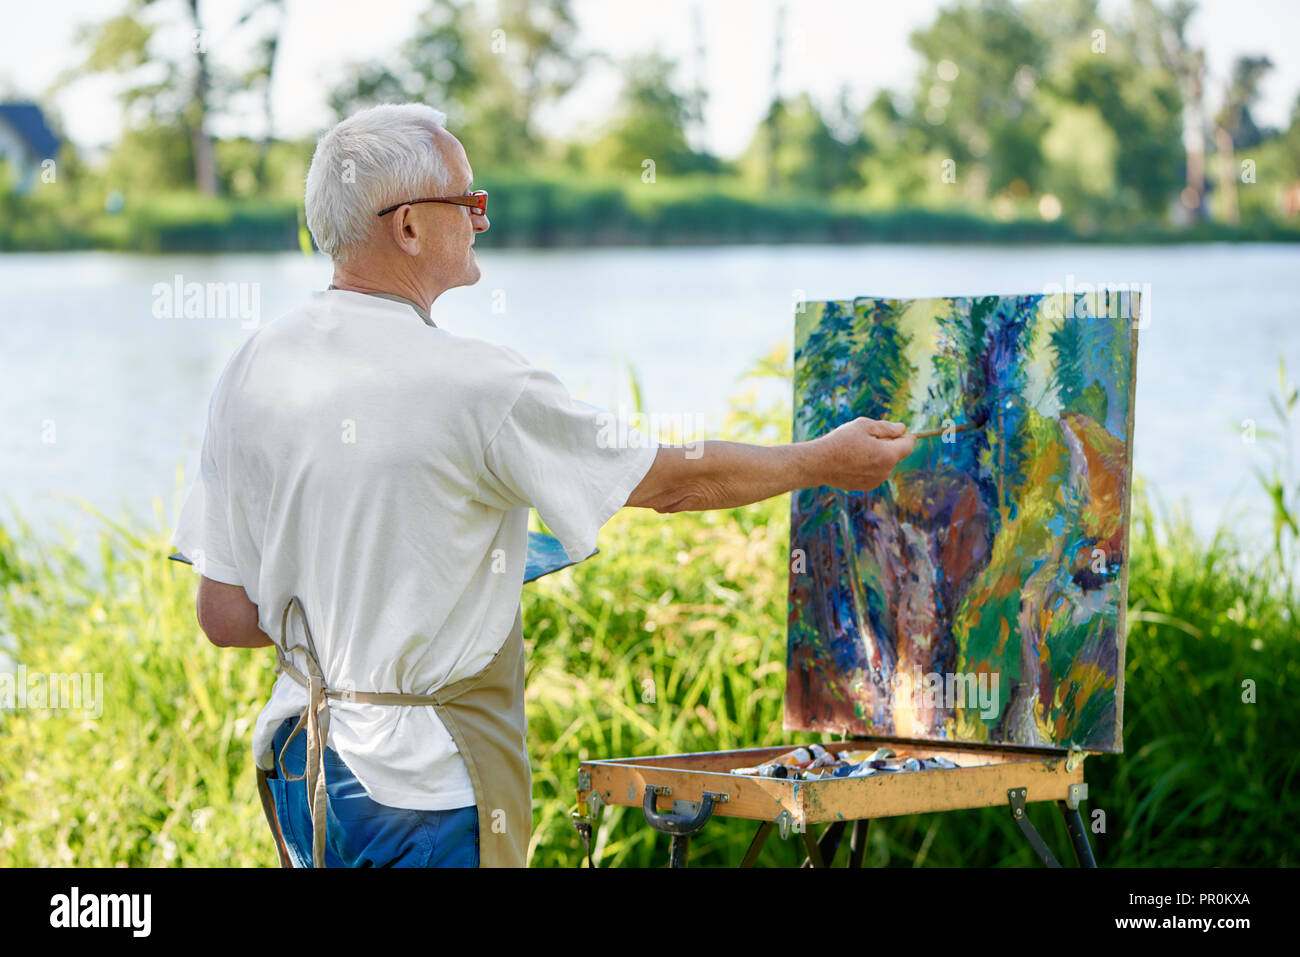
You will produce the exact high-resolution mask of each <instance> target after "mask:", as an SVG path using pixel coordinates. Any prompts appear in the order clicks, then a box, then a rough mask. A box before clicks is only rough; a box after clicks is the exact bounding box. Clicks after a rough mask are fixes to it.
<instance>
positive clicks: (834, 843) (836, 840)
mask: <svg viewBox="0 0 1300 957" xmlns="http://www.w3.org/2000/svg"><path fill="white" fill-rule="evenodd" d="M847 823H848V822H847V821H836V822H835V823H834V824H832V825H831V826H830V827H828V828H826V830H824V831H822V836H821V839H820V840H818V841H817V843H816V844H815V845H814V844H813V843H812V832H811V831H804V844H805V845H807V846H808V848H809V850H808V857H807V858H806V859H805V860H804V862H803V864H802V865H800V866H801V867H830V866H831V862H832V861H834V860H835V852H836V851H837V850H839V847H840V836H841V835H842V834H843V833H844V825H845V824H847ZM813 847H816V849H817V855H816V856H815V857H814V856H813V853H812V848H813Z"/></svg>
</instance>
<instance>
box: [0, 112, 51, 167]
mask: <svg viewBox="0 0 1300 957" xmlns="http://www.w3.org/2000/svg"><path fill="white" fill-rule="evenodd" d="M0 121H4V122H7V123H8V124H9V125H10V126H12V127H13V128H14V130H15V132H17V133H18V135H19V136H21V137H22V138H23V139H24V140H26V141H27V145H28V146H30V147H31V148H32V152H33V153H35V154H36V155H37V156H53V155H54V154H55V153H57V152H58V151H59V138H58V137H57V136H55V135H54V134H53V133H52V132H50V128H49V127H48V126H46V125H45V114H44V113H42V112H41V108H40V107H39V106H37V105H36V104H35V103H0Z"/></svg>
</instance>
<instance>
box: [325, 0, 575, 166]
mask: <svg viewBox="0 0 1300 957" xmlns="http://www.w3.org/2000/svg"><path fill="white" fill-rule="evenodd" d="M569 8H570V3H569V0H544V2H532V3H525V2H522V0H502V2H501V3H500V4H499V10H498V13H499V17H498V19H496V20H484V19H482V18H481V17H480V15H479V13H478V11H477V9H476V7H475V6H474V5H473V4H471V3H468V2H465V0H432V2H431V3H430V4H429V6H428V8H426V10H425V12H424V13H423V14H421V16H420V19H419V23H418V25H417V27H416V32H415V35H414V36H413V37H412V38H411V39H410V40H408V41H407V42H406V43H404V44H403V45H402V47H401V49H400V52H399V53H398V55H397V56H396V57H393V58H390V59H389V60H388V61H386V62H384V63H370V64H363V65H353V66H352V67H351V75H350V76H349V77H348V78H346V79H345V80H344V81H343V82H341V83H340V84H339V85H338V86H337V87H335V89H334V90H333V91H332V92H331V93H330V95H329V104H330V107H331V109H333V111H334V113H335V114H336V115H337V117H338V118H339V119H343V118H344V117H346V116H348V115H350V114H351V113H353V112H355V111H356V110H358V109H362V108H364V107H367V106H372V105H374V104H376V103H386V102H388V103H391V102H407V101H416V102H421V103H428V104H429V105H430V106H433V107H436V108H437V109H440V110H443V111H444V112H445V113H446V114H447V118H448V125H449V126H450V127H452V131H453V132H455V133H456V134H457V137H458V138H459V139H460V140H461V142H462V143H463V144H464V145H465V148H466V151H467V152H468V153H469V154H470V155H471V156H473V157H483V156H486V157H490V158H491V159H492V160H493V161H494V162H496V163H499V164H510V163H523V162H526V161H529V160H532V159H535V158H536V156H537V153H538V150H539V149H541V148H542V146H543V145H544V144H543V142H542V138H541V136H540V134H539V133H538V132H537V130H536V124H535V121H536V116H537V113H538V111H539V109H540V108H541V107H542V105H544V104H545V103H547V102H549V101H551V100H554V99H558V98H559V97H561V96H563V95H564V94H565V93H566V92H567V91H568V90H569V89H570V88H571V87H572V86H573V84H574V83H575V82H576V80H577V77H578V76H579V74H580V72H581V67H582V64H583V63H585V62H586V59H587V55H586V54H582V53H579V52H576V51H575V50H574V48H573V42H574V39H575V37H576V33H577V28H576V24H575V21H574V18H573V15H572V13H571V11H570V9H569Z"/></svg>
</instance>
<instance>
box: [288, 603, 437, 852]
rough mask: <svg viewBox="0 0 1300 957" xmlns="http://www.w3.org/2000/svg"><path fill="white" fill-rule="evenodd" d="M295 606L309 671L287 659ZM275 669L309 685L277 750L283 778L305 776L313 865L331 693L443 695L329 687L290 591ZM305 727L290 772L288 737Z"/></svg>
mask: <svg viewBox="0 0 1300 957" xmlns="http://www.w3.org/2000/svg"><path fill="white" fill-rule="evenodd" d="M295 608H296V609H297V610H298V617H299V618H301V619H302V628H303V637H304V638H306V641H307V643H306V645H295V647H300V648H302V649H303V651H304V652H305V653H306V656H307V674H305V675H304V674H303V673H302V672H301V671H299V670H298V669H297V668H296V667H294V665H293V663H292V662H291V661H290V660H289V655H288V651H289V645H288V623H289V612H290V610H292V609H295ZM275 659H276V671H282V672H284V673H285V674H287V675H288V676H289V677H290V678H292V679H293V680H294V681H296V682H297V683H298V684H300V685H302V686H303V687H304V688H306V689H307V707H305V708H303V711H302V715H301V716H300V717H299V718H298V723H297V724H296V725H294V728H293V731H292V732H290V734H289V737H288V738H287V739H285V742H284V747H282V748H281V749H280V753H279V754H278V755H276V756H275V761H276V765H277V768H278V770H279V772H280V776H281V777H282V778H284V780H286V781H306V784H307V804H308V811H309V813H310V815H311V827H312V842H311V857H312V867H324V866H325V831H326V827H325V826H326V818H327V811H326V806H327V792H326V790H325V747H326V744H327V742H328V741H329V724H330V711H329V699H330V698H334V699H335V700H340V701H349V702H355V703H357V704H381V705H441V704H442V696H440V695H437V694H399V693H396V692H393V693H388V692H379V691H345V690H336V689H333V688H328V687H326V685H325V674H324V672H323V671H322V670H321V666H320V658H319V657H318V656H317V654H316V643H315V641H313V640H312V636H311V626H310V625H308V624H307V614H306V612H304V611H303V608H302V602H301V601H299V600H298V596H297V595H294V596H293V597H291V598H290V599H289V601H288V602H287V603H286V604H285V606H284V612H283V614H281V615H280V641H279V643H278V644H276V646H275ZM300 732H303V733H305V734H306V736H307V764H306V767H304V768H303V773H302V774H297V775H290V774H289V773H288V772H287V771H286V770H285V767H284V753H285V751H287V750H288V749H289V743H290V742H291V741H293V739H294V738H296V737H297V736H298V734H299V733H300Z"/></svg>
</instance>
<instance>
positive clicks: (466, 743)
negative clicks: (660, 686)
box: [257, 596, 533, 867]
mask: <svg viewBox="0 0 1300 957" xmlns="http://www.w3.org/2000/svg"><path fill="white" fill-rule="evenodd" d="M294 607H296V608H297V609H298V615H299V617H300V618H302V626H303V635H304V637H305V638H306V645H305V646H304V645H296V646H295V647H301V648H303V650H304V651H305V652H306V655H307V670H308V674H306V675H304V674H303V673H302V672H301V671H299V670H298V669H297V668H295V667H294V666H293V664H292V663H291V662H290V661H289V657H288V652H289V647H288V644H287V624H288V620H289V611H290V610H291V609H292V608H294ZM275 656H276V670H277V671H282V672H284V673H285V674H287V675H288V676H289V677H290V678H292V679H293V680H294V681H296V682H298V684H300V685H302V686H303V687H304V688H306V689H307V697H308V703H307V707H306V708H305V709H303V713H302V717H300V718H299V719H298V723H297V725H295V726H294V729H293V732H292V733H291V734H290V735H289V738H288V740H286V741H285V748H288V746H289V741H292V740H293V739H294V737H295V736H296V735H297V734H298V733H299V732H300V731H305V732H306V734H307V766H306V767H305V768H304V769H303V773H302V774H300V775H298V776H296V777H289V776H288V775H287V774H285V771H284V765H283V763H281V759H282V757H283V755H284V750H283V749H282V750H281V752H280V754H278V755H275V756H274V758H275V761H276V766H277V768H278V769H279V772H280V774H281V775H283V776H284V777H285V780H290V781H302V780H306V782H307V797H308V807H309V810H310V813H311V822H312V866H313V867H324V866H325V813H326V810H325V805H326V792H325V766H324V762H323V760H322V758H323V757H324V754H325V745H326V741H327V740H328V734H329V701H330V699H331V698H333V699H336V700H339V701H354V702H357V703H359V704H380V705H408V706H409V705H426V706H430V707H432V708H434V709H435V710H436V711H437V713H438V717H439V719H441V721H442V723H443V724H444V725H446V727H447V731H448V732H449V733H450V734H451V736H452V739H453V740H454V741H455V742H456V747H457V748H458V749H459V751H460V756H461V757H462V758H463V759H464V761H465V766H466V768H467V769H468V770H469V777H470V781H471V782H472V783H473V785H474V802H475V804H476V806H477V808H478V821H479V866H480V867H524V866H525V865H526V864H527V860H528V842H529V839H530V838H531V836H532V830H533V806H532V804H533V802H532V773H531V770H530V769H529V766H528V751H527V745H526V736H527V723H526V721H525V718H524V635H523V617H522V609H521V610H520V611H516V612H515V623H514V625H513V626H512V627H511V629H510V634H509V636H508V637H507V638H506V640H505V644H503V645H502V646H501V650H500V651H498V652H497V653H496V655H495V656H494V657H493V659H492V660H491V661H490V662H488V664H487V666H486V667H485V668H484V669H483V670H482V671H480V672H479V673H478V674H474V675H470V676H469V677H468V678H462V679H461V680H460V681H457V682H454V683H452V684H450V685H448V686H447V687H445V688H442V689H440V690H439V691H437V692H435V693H433V694H397V693H391V692H373V691H343V690H338V689H334V688H327V687H326V686H325V678H324V675H323V674H322V672H321V668H320V658H319V657H318V656H317V654H316V645H315V643H314V642H313V641H312V637H311V628H310V627H308V625H307V615H306V613H305V612H304V611H303V609H302V603H301V602H300V601H299V600H298V598H297V596H295V597H293V598H290V599H289V601H288V603H287V604H286V605H285V606H284V613H283V614H282V615H281V616H280V641H279V643H278V644H276V646H275ZM267 775H268V772H266V771H263V770H261V769H260V768H259V769H258V779H257V783H258V792H259V794H260V795H261V798H262V808H263V810H264V811H265V812H266V816H267V821H268V822H269V823H270V825H271V832H272V834H273V835H274V836H275V839H276V848H277V850H278V851H279V854H280V864H281V866H288V864H289V859H288V855H287V853H286V851H285V848H284V843H283V837H282V836H281V834H280V827H279V823H278V821H277V818H276V815H275V810H274V804H273V802H272V800H271V795H270V789H269V787H267V784H266V777H267Z"/></svg>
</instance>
